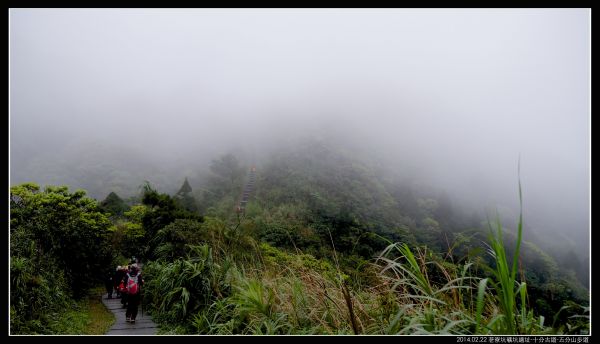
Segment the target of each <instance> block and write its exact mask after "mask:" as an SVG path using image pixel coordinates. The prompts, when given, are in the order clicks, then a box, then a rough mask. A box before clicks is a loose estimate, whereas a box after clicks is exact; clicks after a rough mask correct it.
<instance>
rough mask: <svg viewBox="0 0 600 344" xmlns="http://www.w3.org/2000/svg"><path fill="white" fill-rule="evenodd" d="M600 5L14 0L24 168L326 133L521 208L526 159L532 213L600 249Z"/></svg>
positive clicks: (70, 175) (147, 159)
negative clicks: (157, 4) (594, 156)
mask: <svg viewBox="0 0 600 344" xmlns="http://www.w3.org/2000/svg"><path fill="white" fill-rule="evenodd" d="M590 15H591V13H590V10H585V9H514V10H513V9H500V10H498V9H485V10H481V9H470V10H469V9H465V10H463V9H437V10H436V9H431V10H429V9H395V10H390V9H385V10H384V9H377V10H375V9H355V10H349V9H348V10H341V9H339V10H333V9H330V10H318V9H295V10H291V9H290V10H283V9H271V10H268V9H264V10H263V9H260V10H259V9H256V10H242V9H238V10H217V9H196V10H189V9H186V10H183V9H181V10H180V9H171V10H169V9H147V10H140V9H12V10H11V11H10V15H9V20H10V23H9V29H10V35H9V38H10V46H9V47H10V54H9V58H10V61H9V62H10V68H9V71H10V85H9V86H10V184H11V185H14V184H16V183H20V182H25V181H34V182H37V183H39V184H42V185H43V184H46V183H53V184H68V185H71V186H73V187H83V188H90V185H91V183H92V182H91V181H89V183H90V185H87V184H86V183H87V182H88V181H86V179H85V177H86V174H87V173H89V172H90V171H89V170H90V168H91V167H93V166H102V165H103V164H109V165H110V166H113V167H116V168H115V169H116V170H119V171H117V172H125V171H131V170H143V171H144V172H143V174H144V176H145V177H146V178H148V179H149V180H152V179H153V178H155V177H156V176H155V174H156V175H158V174H168V175H169V177H171V178H172V179H173V180H174V185H175V186H179V185H180V184H181V181H182V180H183V178H184V177H185V176H188V177H190V178H193V177H194V176H197V175H198V172H197V170H198V169H205V168H206V164H208V163H209V162H210V161H211V159H214V158H216V157H217V156H218V155H219V154H223V153H228V152H234V153H236V152H237V153H238V154H239V155H243V156H244V157H245V159H246V161H257V162H258V160H260V159H266V157H267V156H268V155H269V154H270V153H272V152H276V151H278V150H281V149H284V148H285V147H289V146H290V145H291V146H293V145H295V144H302V142H303V140H305V139H309V138H310V139H317V140H323V141H327V142H330V143H331V144H335V145H338V146H341V147H346V148H347V149H348V150H350V151H354V152H356V154H357V156H365V157H368V158H369V159H371V160H372V161H375V162H377V163H378V164H380V165H381V166H383V167H384V168H386V169H388V170H389V171H394V172H395V173H398V174H399V175H401V176H403V178H408V179H410V180H414V181H415V182H418V183H420V184H423V185H428V186H431V187H435V188H439V189H441V190H444V191H445V192H447V193H448V194H450V195H452V198H453V199H454V200H455V202H460V204H462V205H463V206H465V207H471V208H477V209H480V210H481V211H485V212H487V211H490V210H491V211H492V213H493V211H495V210H496V209H498V210H499V211H508V212H512V213H513V214H514V217H513V218H514V219H515V220H516V218H517V217H518V205H519V198H518V174H517V165H518V161H519V157H520V164H521V169H520V175H521V183H522V187H523V204H524V218H525V222H526V224H527V226H528V228H532V230H534V231H535V232H536V233H542V234H543V235H542V236H543V237H544V239H545V240H546V241H548V243H549V244H552V243H553V242H554V243H555V244H556V245H557V246H558V245H560V244H561V243H563V242H569V243H571V244H572V245H574V246H575V247H580V249H578V250H577V252H578V254H580V255H581V257H582V259H588V252H589V234H590V161H591V158H590V83H591V81H590V70H591V61H590V57H591V53H590V39H591V38H590V25H591V18H590ZM117 172H115V173H117ZM141 182H142V180H140V181H139V183H141ZM96 190H97V189H96ZM109 191H110V190H106V192H105V193H103V194H94V193H93V192H92V194H91V195H92V196H93V197H97V198H103V197H105V195H106V194H107V193H108V192H109ZM167 191H170V190H167ZM125 196H126V195H125Z"/></svg>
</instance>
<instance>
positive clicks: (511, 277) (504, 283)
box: [488, 161, 527, 334]
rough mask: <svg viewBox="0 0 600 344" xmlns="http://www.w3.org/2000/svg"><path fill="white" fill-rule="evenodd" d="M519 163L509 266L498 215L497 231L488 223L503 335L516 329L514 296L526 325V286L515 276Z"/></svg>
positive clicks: (520, 225)
mask: <svg viewBox="0 0 600 344" xmlns="http://www.w3.org/2000/svg"><path fill="white" fill-rule="evenodd" d="M520 170H521V164H520V161H519V167H518V171H519V172H518V176H519V222H518V225H517V242H516V247H515V251H514V253H513V257H512V265H509V262H508V259H507V256H506V250H505V245H504V242H503V238H502V231H503V229H502V224H501V222H500V218H499V216H498V215H497V214H496V231H495V232H494V231H493V230H492V226H491V224H490V223H489V222H488V225H489V228H490V231H491V234H490V247H489V250H488V252H489V253H490V255H491V256H492V257H493V259H494V263H495V267H494V270H493V272H494V277H495V280H494V281H492V285H493V286H494V289H495V291H496V297H497V300H498V305H499V306H500V309H501V311H502V313H503V314H502V317H501V318H500V321H499V325H500V326H499V328H498V330H500V332H501V333H503V334H516V333H517V332H518V324H517V322H516V319H515V314H516V309H515V308H516V304H517V296H518V295H520V296H521V311H520V313H521V325H522V327H525V328H526V327H527V317H526V309H525V307H526V302H525V301H526V300H525V299H526V294H527V289H526V288H527V285H526V284H525V282H519V281H517V280H516V277H517V263H518V261H519V254H520V248H521V240H522V238H523V196H522V191H521V173H520Z"/></svg>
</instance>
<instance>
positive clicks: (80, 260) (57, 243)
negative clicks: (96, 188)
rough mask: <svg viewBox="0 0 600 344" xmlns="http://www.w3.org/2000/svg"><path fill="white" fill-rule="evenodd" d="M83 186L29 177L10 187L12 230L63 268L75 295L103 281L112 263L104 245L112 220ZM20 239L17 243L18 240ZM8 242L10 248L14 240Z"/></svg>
mask: <svg viewBox="0 0 600 344" xmlns="http://www.w3.org/2000/svg"><path fill="white" fill-rule="evenodd" d="M85 194H86V192H85V191H84V190H77V191H75V192H73V193H70V192H69V190H68V187H66V186H47V187H46V188H45V190H44V191H43V192H42V191H40V187H39V186H38V185H36V184H33V183H26V184H21V185H18V186H14V187H12V188H11V189H10V196H11V199H10V210H11V213H10V219H11V220H10V232H11V235H13V234H15V235H16V234H17V232H20V233H21V234H20V235H22V236H26V237H28V238H29V239H30V241H31V245H33V247H32V249H33V250H34V251H35V256H34V259H39V260H43V259H52V260H54V261H56V263H57V264H58V266H59V268H60V269H61V270H62V271H64V273H65V277H66V279H67V280H68V281H69V283H70V289H71V291H72V292H73V293H74V295H75V296H80V295H82V294H83V293H84V292H85V291H86V290H87V289H88V288H89V287H92V286H94V285H96V283H98V282H99V281H102V278H103V276H102V274H103V272H104V271H105V269H106V268H107V267H109V266H110V265H111V263H112V262H111V259H112V257H111V254H110V249H109V245H108V240H107V239H108V235H109V232H108V230H109V228H110V227H111V222H110V220H109V219H108V218H107V217H106V215H105V214H103V213H102V212H101V211H100V209H99V208H98V204H97V203H96V201H95V200H94V199H91V198H88V197H85ZM17 244H18V243H15V245H17ZM15 245H12V243H11V256H13V254H16V255H19V254H20V253H19V251H17V250H15V251H14V252H13V251H12V250H13V248H17V246H15Z"/></svg>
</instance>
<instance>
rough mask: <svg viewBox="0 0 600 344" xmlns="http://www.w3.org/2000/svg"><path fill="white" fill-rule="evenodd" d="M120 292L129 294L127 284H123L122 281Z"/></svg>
mask: <svg viewBox="0 0 600 344" xmlns="http://www.w3.org/2000/svg"><path fill="white" fill-rule="evenodd" d="M119 292H120V293H122V294H126V293H127V288H125V283H123V281H121V283H120V284H119Z"/></svg>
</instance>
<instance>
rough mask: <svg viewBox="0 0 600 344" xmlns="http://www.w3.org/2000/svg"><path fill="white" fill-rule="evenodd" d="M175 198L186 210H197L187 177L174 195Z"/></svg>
mask: <svg viewBox="0 0 600 344" xmlns="http://www.w3.org/2000/svg"><path fill="white" fill-rule="evenodd" d="M175 199H177V201H178V202H179V203H180V204H181V205H182V206H183V207H184V208H185V209H187V210H188V211H191V212H194V213H195V212H197V211H198V207H197V205H196V199H195V198H194V195H193V194H192V187H191V186H190V183H188V180H187V177H186V178H185V181H184V182H183V185H182V186H181V188H180V189H179V191H178V192H177V194H176V195H175Z"/></svg>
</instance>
